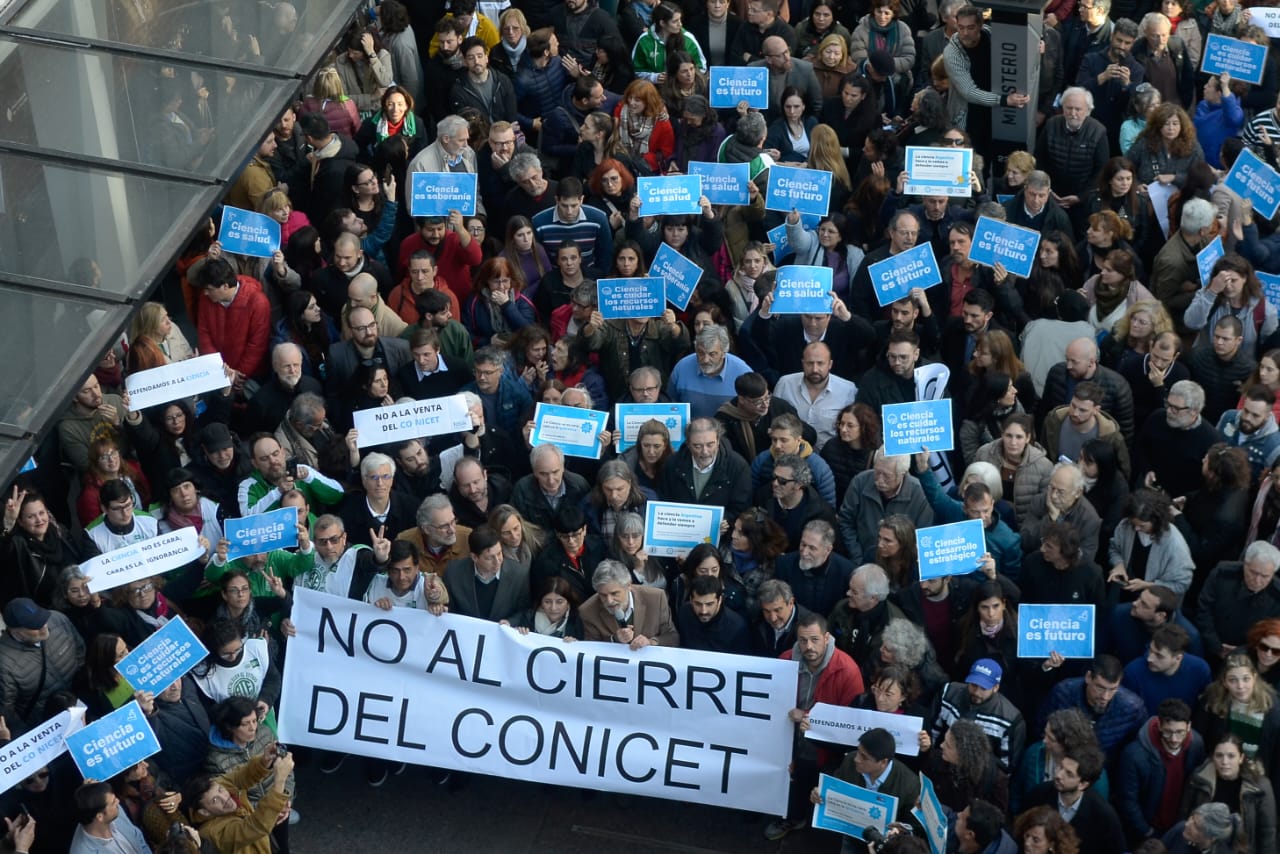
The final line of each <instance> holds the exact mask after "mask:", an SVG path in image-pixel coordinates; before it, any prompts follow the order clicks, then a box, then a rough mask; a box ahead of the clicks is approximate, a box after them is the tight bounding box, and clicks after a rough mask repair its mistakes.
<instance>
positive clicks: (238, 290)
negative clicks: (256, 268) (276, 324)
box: [193, 256, 271, 394]
mask: <svg viewBox="0 0 1280 854" xmlns="http://www.w3.org/2000/svg"><path fill="white" fill-rule="evenodd" d="M193 284H195V285H196V287H198V288H200V290H201V291H203V292H204V295H205V298H206V299H208V300H209V302H211V303H213V305H206V306H205V307H204V309H203V310H202V311H201V312H200V319H199V327H198V329H199V332H200V352H201V353H214V352H217V353H221V354H222V362H223V364H225V365H226V366H227V367H229V368H231V369H232V370H233V371H235V376H234V377H233V379H232V385H233V386H234V388H235V391H236V392H237V394H239V393H241V392H242V391H243V390H244V383H245V380H247V379H250V378H251V377H260V376H263V375H264V374H265V373H266V370H267V345H268V343H269V342H270V340H271V303H269V302H268V301H267V297H266V295H265V294H263V292H262V285H261V284H259V282H258V280H257V279H254V278H252V277H251V276H238V275H236V270H235V267H233V266H231V263H230V262H229V261H227V259H225V258H223V257H221V256H218V257H212V256H211V257H209V258H208V259H206V261H205V263H204V266H203V267H201V269H200V271H199V274H198V276H197V277H196V280H195V282H194V283H193Z"/></svg>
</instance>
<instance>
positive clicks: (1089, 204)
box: [1084, 157, 1164, 258]
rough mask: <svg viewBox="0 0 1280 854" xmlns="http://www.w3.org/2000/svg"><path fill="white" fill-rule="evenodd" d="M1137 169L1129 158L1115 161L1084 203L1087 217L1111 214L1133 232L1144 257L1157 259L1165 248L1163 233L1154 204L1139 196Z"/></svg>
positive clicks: (1099, 178)
mask: <svg viewBox="0 0 1280 854" xmlns="http://www.w3.org/2000/svg"><path fill="white" fill-rule="evenodd" d="M1136 174H1137V168H1136V167H1135V166H1134V165H1133V161H1131V160H1129V158H1127V157H1112V158H1111V159H1110V160H1108V161H1107V163H1106V165H1105V166H1103V167H1102V171H1101V172H1099V173H1098V184H1097V186H1096V187H1094V188H1093V189H1092V190H1090V191H1089V194H1088V195H1087V196H1085V199H1084V210H1085V213H1086V214H1095V213H1098V212H1099V211H1106V210H1109V211H1112V212H1113V213H1115V214H1116V215H1117V216H1119V217H1120V218H1121V219H1122V220H1124V221H1125V222H1127V223H1129V226H1130V227H1131V228H1132V229H1133V241H1132V242H1133V245H1134V248H1135V249H1137V251H1138V252H1139V253H1140V254H1141V256H1142V257H1146V258H1154V257H1155V255H1156V252H1158V251H1159V250H1160V247H1161V246H1163V245H1164V232H1162V231H1161V230H1160V222H1159V220H1157V219H1156V212H1155V210H1154V209H1153V208H1152V207H1151V200H1150V199H1149V198H1147V196H1146V195H1145V194H1144V193H1139V192H1138V182H1137V180H1136V178H1135V176H1136Z"/></svg>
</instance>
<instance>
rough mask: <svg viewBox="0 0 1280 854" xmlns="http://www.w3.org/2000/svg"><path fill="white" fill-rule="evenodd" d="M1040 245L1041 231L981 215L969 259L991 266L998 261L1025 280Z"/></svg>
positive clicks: (1029, 273) (974, 232)
mask: <svg viewBox="0 0 1280 854" xmlns="http://www.w3.org/2000/svg"><path fill="white" fill-rule="evenodd" d="M1039 247H1040V232H1038V231H1032V230H1031V229H1029V228H1023V227H1022V226H1020V225H1010V224H1009V223H1007V222H1000V220H998V219H991V218H990V217H985V216H980V217H978V223H977V225H975V226H974V227H973V245H972V246H970V247H969V260H970V261H973V262H975V263H977V264H985V265H986V266H988V267H994V266H995V265H996V262H997V261H999V262H1000V263H1001V264H1004V268H1005V269H1006V270H1008V271H1009V272H1010V273H1011V274H1012V275H1014V276H1021V277H1022V278H1024V279H1025V278H1027V277H1028V276H1030V275H1031V265H1032V264H1034V263H1035V260H1036V250H1037V249H1038V248H1039Z"/></svg>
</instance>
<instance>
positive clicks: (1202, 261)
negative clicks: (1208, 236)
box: [1196, 237, 1227, 288]
mask: <svg viewBox="0 0 1280 854" xmlns="http://www.w3.org/2000/svg"><path fill="white" fill-rule="evenodd" d="M1226 254H1227V252H1226V250H1225V249H1223V248H1222V238H1221V237H1215V238H1213V240H1210V241H1209V245H1208V246H1206V247H1205V248H1203V249H1201V250H1200V251H1199V252H1197V253H1196V267H1197V268H1198V269H1199V270H1200V287H1202V288H1207V287H1209V282H1210V280H1212V279H1213V265H1214V264H1217V263H1218V259H1219V258H1221V257H1222V256H1223V255H1226Z"/></svg>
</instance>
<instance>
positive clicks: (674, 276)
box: [649, 243, 702, 311]
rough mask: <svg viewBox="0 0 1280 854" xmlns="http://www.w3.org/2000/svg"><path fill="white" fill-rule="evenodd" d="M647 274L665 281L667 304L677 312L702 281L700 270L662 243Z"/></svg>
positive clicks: (686, 302)
mask: <svg viewBox="0 0 1280 854" xmlns="http://www.w3.org/2000/svg"><path fill="white" fill-rule="evenodd" d="M649 274H650V275H652V276H661V277H662V278H663V279H665V280H666V282H667V302H669V303H671V304H672V305H674V306H675V307H676V310H677V311H684V309H685V306H687V305H688V304H689V298H690V297H692V296H693V289H694V288H696V287H697V286H698V282H699V280H701V279H702V268H701V267H699V266H698V265H697V264H695V263H693V262H692V261H690V260H689V259H688V258H686V257H684V256H683V255H681V254H680V253H679V252H678V251H676V250H675V249H672V248H671V247H670V246H669V245H668V244H666V243H664V244H662V245H661V246H659V247H658V251H657V252H655V253H654V255H653V262H652V263H651V264H649Z"/></svg>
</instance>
